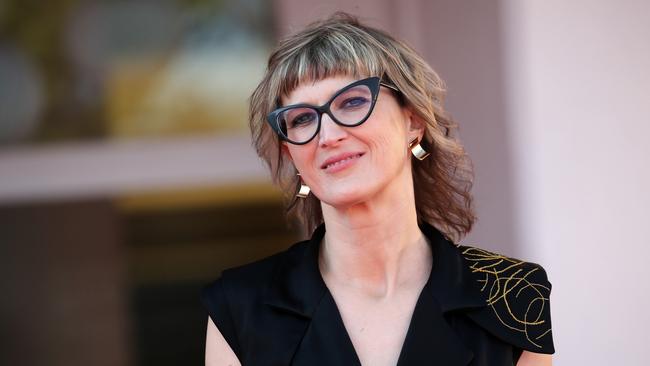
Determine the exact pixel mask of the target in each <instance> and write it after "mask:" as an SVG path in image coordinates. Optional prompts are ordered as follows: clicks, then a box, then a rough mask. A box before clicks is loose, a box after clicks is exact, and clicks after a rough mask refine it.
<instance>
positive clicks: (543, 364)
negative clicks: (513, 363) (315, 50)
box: [517, 351, 553, 366]
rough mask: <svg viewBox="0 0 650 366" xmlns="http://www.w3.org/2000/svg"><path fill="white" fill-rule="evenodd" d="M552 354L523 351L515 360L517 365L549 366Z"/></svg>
mask: <svg viewBox="0 0 650 366" xmlns="http://www.w3.org/2000/svg"><path fill="white" fill-rule="evenodd" d="M552 361H553V356H552V355H545V354H543V353H534V352H529V351H524V352H523V353H522V354H521V357H519V361H517V366H551V365H552Z"/></svg>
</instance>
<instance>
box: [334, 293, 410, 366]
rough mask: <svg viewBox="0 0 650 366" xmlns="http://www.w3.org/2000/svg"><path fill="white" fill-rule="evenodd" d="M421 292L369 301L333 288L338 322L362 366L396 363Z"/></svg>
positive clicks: (381, 365)
mask: <svg viewBox="0 0 650 366" xmlns="http://www.w3.org/2000/svg"><path fill="white" fill-rule="evenodd" d="M419 294H420V289H417V288H415V289H404V290H401V291H399V292H398V293H396V294H395V295H394V296H392V297H391V298H389V299H382V300H371V299H367V298H363V297H360V296H358V295H357V294H354V293H347V292H345V291H337V289H332V291H331V295H332V297H333V300H334V301H335V303H336V307H337V310H338V313H339V315H340V318H341V322H342V324H343V326H344V328H345V331H346V333H347V335H348V337H349V340H350V342H351V343H352V346H353V348H354V351H355V353H356V355H357V357H358V359H359V361H360V363H361V365H373V366H375V365H376V366H383V365H386V366H389V365H390V366H394V365H396V364H397V362H398V359H399V357H400V353H401V351H402V348H403V344H404V340H405V338H406V335H407V333H408V330H409V327H410V324H411V319H412V315H413V310H414V308H415V306H416V303H417V300H418V296H419Z"/></svg>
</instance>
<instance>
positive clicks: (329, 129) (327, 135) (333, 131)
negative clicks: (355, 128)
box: [318, 113, 348, 147]
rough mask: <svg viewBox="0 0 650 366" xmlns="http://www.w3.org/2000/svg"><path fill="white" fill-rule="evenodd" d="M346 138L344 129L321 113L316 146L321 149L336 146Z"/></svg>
mask: <svg viewBox="0 0 650 366" xmlns="http://www.w3.org/2000/svg"><path fill="white" fill-rule="evenodd" d="M347 136H348V132H347V131H346V129H345V127H343V126H341V125H339V124H337V123H336V122H334V121H333V120H332V118H330V116H329V115H328V114H327V113H323V116H322V117H321V123H320V131H319V133H318V144H319V145H320V146H321V147H326V146H332V145H336V144H337V143H338V142H339V141H341V140H343V139H345V138H346V137H347Z"/></svg>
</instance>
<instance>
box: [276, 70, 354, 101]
mask: <svg viewBox="0 0 650 366" xmlns="http://www.w3.org/2000/svg"><path fill="white" fill-rule="evenodd" d="M359 79H360V78H358V77H354V76H346V75H337V76H330V77H326V78H324V79H320V80H309V81H303V82H301V83H299V84H298V86H297V87H296V88H295V89H293V90H292V91H291V92H289V94H287V95H283V96H282V97H281V99H280V101H281V103H282V105H283V106H285V105H290V104H298V103H309V104H316V105H321V104H323V103H325V102H327V101H328V100H329V99H330V98H331V97H332V95H334V93H336V92H337V91H339V90H340V89H341V88H344V87H345V86H347V85H349V84H351V83H353V82H355V81H357V80H359Z"/></svg>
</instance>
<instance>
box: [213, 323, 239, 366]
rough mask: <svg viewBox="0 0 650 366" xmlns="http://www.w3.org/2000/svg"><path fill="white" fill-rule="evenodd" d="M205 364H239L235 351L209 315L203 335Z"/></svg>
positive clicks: (215, 365)
mask: <svg viewBox="0 0 650 366" xmlns="http://www.w3.org/2000/svg"><path fill="white" fill-rule="evenodd" d="M205 366H241V363H240V362H239V360H238V359H237V356H236V355H235V352H233V350H232V348H230V346H229V345H228V342H226V339H225V338H224V337H223V335H222V334H221V332H220V331H219V329H217V326H216V325H214V322H212V319H210V317H208V330H207V333H206V336H205Z"/></svg>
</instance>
